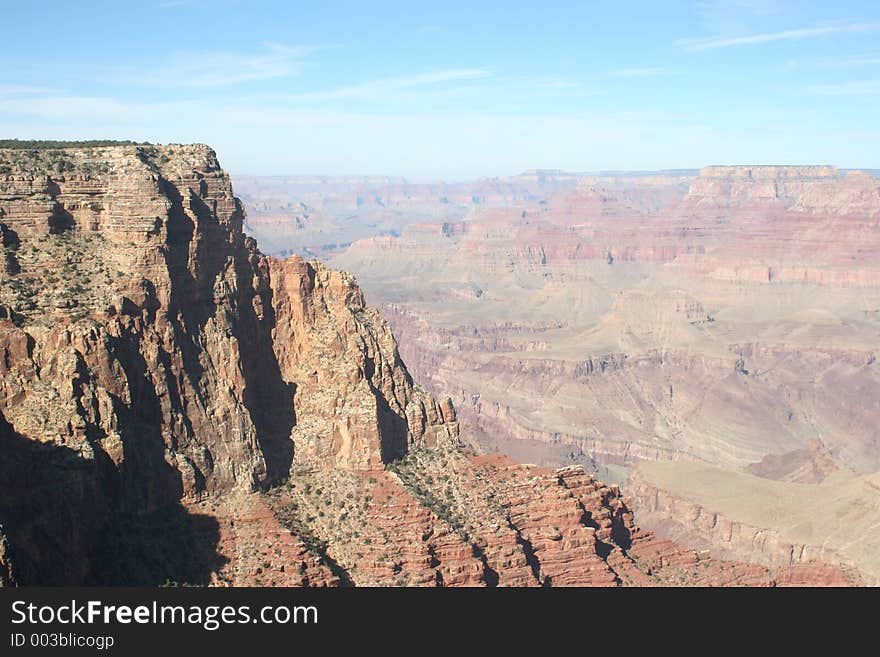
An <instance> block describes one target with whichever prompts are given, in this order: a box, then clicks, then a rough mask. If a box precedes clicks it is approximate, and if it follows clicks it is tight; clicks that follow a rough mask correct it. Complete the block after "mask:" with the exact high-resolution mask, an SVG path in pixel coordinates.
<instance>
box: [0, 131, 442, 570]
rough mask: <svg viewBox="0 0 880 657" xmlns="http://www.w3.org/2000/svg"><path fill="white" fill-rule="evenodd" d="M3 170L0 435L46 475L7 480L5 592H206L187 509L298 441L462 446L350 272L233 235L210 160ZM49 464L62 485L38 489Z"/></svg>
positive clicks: (11, 159)
mask: <svg viewBox="0 0 880 657" xmlns="http://www.w3.org/2000/svg"><path fill="white" fill-rule="evenodd" d="M0 160H2V161H3V164H4V170H9V171H10V173H7V174H4V175H2V176H0V235H2V238H3V256H4V257H3V262H4V263H5V265H4V269H3V270H2V272H0V374H2V380H0V413H2V417H3V418H4V424H3V427H4V428H3V432H4V436H3V440H4V442H6V443H8V447H9V450H10V453H13V452H14V453H15V454H18V456H17V457H16V458H17V459H18V461H17V462H15V463H18V465H20V466H22V468H24V469H25V470H26V471H28V472H30V473H31V474H32V475H33V481H35V482H41V481H43V482H45V492H44V493H40V494H37V495H36V496H35V497H34V496H32V495H31V491H30V488H31V486H30V485H26V481H27V480H17V479H16V480H15V482H13V481H12V480H10V481H9V482H8V485H7V482H4V485H3V491H4V511H5V512H4V516H2V517H0V520H2V521H3V522H4V526H5V528H4V534H5V535H6V538H7V541H8V544H9V545H10V552H11V554H13V555H16V556H15V557H14V558H13V559H12V562H13V564H15V567H16V569H17V572H18V573H19V575H18V576H19V578H20V581H22V582H25V583H37V582H44V583H46V582H50V583H51V582H56V583H61V582H67V583H72V582H77V581H97V582H101V581H118V582H121V581H126V582H131V583H155V582H160V583H161V581H164V579H163V577H162V572H160V571H161V568H160V569H159V570H156V568H153V567H152V566H150V563H149V562H151V561H152V562H154V564H153V565H154V566H155V565H156V564H160V563H163V562H164V563H167V564H169V565H168V568H167V569H166V570H167V571H168V572H167V573H165V575H166V576H167V577H169V578H171V579H176V578H177V577H178V576H179V575H187V577H186V578H185V579H186V581H192V582H201V581H203V580H205V577H206V576H207V575H206V573H207V572H210V571H211V570H212V569H213V570H216V563H214V562H215V561H216V559H215V558H214V557H212V556H211V555H212V552H211V550H212V545H211V544H212V542H216V538H217V536H216V534H217V532H216V530H214V529H212V528H211V527H210V524H211V523H210V520H209V519H202V520H199V519H198V518H197V517H192V516H189V515H188V514H187V513H186V512H185V511H184V510H183V508H182V507H180V506H179V505H180V502H181V501H184V502H187V501H195V500H198V499H201V498H203V497H204V496H206V495H210V494H220V493H224V492H229V491H236V490H237V491H251V490H253V489H255V488H258V487H261V486H264V485H267V484H270V483H272V482H274V481H278V480H283V479H285V478H286V477H287V476H288V473H289V470H290V467H291V464H292V463H293V461H294V456H295V450H299V449H300V448H301V449H302V458H301V459H300V461H301V462H302V463H305V462H308V463H309V464H310V466H311V467H314V468H327V467H367V466H369V467H382V465H383V463H384V462H386V461H388V460H390V459H392V458H397V457H400V456H403V455H404V454H405V453H406V451H407V449H408V448H409V446H410V445H412V444H415V443H421V442H426V443H428V444H436V443H437V442H443V441H454V440H455V439H456V437H457V427H456V425H455V423H454V418H453V417H452V414H451V412H450V411H449V410H447V411H446V416H445V417H444V412H443V410H442V409H441V407H440V406H439V405H438V404H437V403H436V402H435V401H434V400H433V399H431V398H430V397H429V396H427V395H426V394H425V393H423V392H422V391H421V390H419V389H418V388H417V387H415V386H414V385H413V383H412V380H411V379H410V377H409V375H408V373H407V372H406V370H405V369H404V368H403V365H402V363H401V362H400V359H399V357H398V356H397V350H396V345H395V344H394V341H393V338H392V337H391V334H390V331H389V330H388V328H387V327H386V325H385V323H384V322H383V321H382V319H381V318H380V317H379V316H378V314H376V313H375V311H370V310H367V309H366V308H365V307H364V304H363V298H362V296H361V295H360V292H359V290H357V288H356V286H355V285H354V282H353V280H352V279H351V278H349V277H346V276H344V275H342V274H339V273H337V272H329V271H327V270H325V269H324V268H323V267H321V266H320V265H318V264H314V263H306V262H304V261H302V260H290V261H287V262H279V261H274V260H271V259H267V258H265V257H264V256H262V255H261V254H260V253H259V251H257V249H256V245H255V243H254V242H253V240H251V239H249V238H246V237H245V236H244V235H243V234H242V231H241V226H242V221H243V218H244V214H243V211H242V209H241V206H240V204H239V202H238V200H237V199H236V198H235V197H234V196H233V195H232V188H231V185H230V182H229V178H228V176H227V175H226V174H225V173H224V172H223V171H222V170H221V169H220V167H219V164H218V162H217V159H216V156H215V154H214V152H213V151H212V150H211V149H209V148H207V147H205V146H165V147H145V146H120V147H109V148H93V149H89V148H81V149H64V150H42V151H0ZM4 463H5V467H6V468H7V470H4V476H6V477H9V478H14V477H17V476H19V473H20V472H21V470H20V469H16V468H14V467H13V464H14V462H13V461H9V460H6V461H4ZM44 465H45V467H44ZM10 468H11V469H10ZM55 470H57V471H58V472H60V473H61V474H63V476H61V477H59V478H58V480H59V481H61V482H63V484H64V485H65V486H69V487H71V488H72V491H73V492H72V493H70V494H66V495H65V494H62V493H61V492H60V491H57V490H55V491H53V481H55V479H56V478H55V477H53V476H52V475H50V474H48V473H49V472H51V471H55ZM16 482H17V483H18V484H19V485H14V483H16ZM37 488H39V485H37ZM40 490H42V489H40ZM53 495H59V496H61V498H62V499H63V500H65V504H70V508H67V507H65V506H64V505H63V504H62V505H61V506H60V508H57V509H52V505H51V503H50V500H51V499H52V496H53ZM25 509H28V510H29V511H30V512H29V513H24V512H23V510H25ZM41 509H42V510H43V511H41ZM173 509H178V511H174V510H173ZM47 513H48V514H49V515H46V514H47ZM7 518H8V520H7ZM157 523H158V524H157ZM52 532H56V534H52ZM66 532H67V533H70V534H71V536H72V537H73V538H72V539H71V540H69V541H68V542H67V543H66V544H65V542H64V540H63V539H61V538H60V537H62V536H65V535H66V534H65V533H66ZM98 535H101V536H102V538H101V540H100V541H97V540H96V539H95V537H96V536H98ZM152 535H173V536H175V537H176V540H179V541H181V544H180V545H168V546H163V545H161V544H155V541H149V540H147V538H146V537H147V536H152ZM53 536H57V537H59V538H58V540H53V538H52V537H53ZM138 536H140V537H141V538H143V539H144V540H140V538H133V537H138ZM37 545H39V546H40V547H39V548H36V547H33V546H37ZM62 547H63V549H62ZM32 548H33V549H32ZM178 548H180V549H178ZM61 554H63V555H64V558H63V559H60V558H59V556H60V555H61ZM175 554H176V555H178V556H177V557H176V558H174V557H173V556H172V555H175ZM148 555H151V556H148ZM182 555H190V557H191V559H192V560H193V563H183V562H181V561H180V559H182V558H184V557H183V556H182ZM190 557H187V558H190ZM135 562H136V563H138V564H140V565H139V566H137V567H135V566H134V565H132V564H134V563H135ZM200 563H201V564H202V565H201V566H200V565H199V564H200Z"/></svg>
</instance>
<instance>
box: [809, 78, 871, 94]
mask: <svg viewBox="0 0 880 657" xmlns="http://www.w3.org/2000/svg"><path fill="white" fill-rule="evenodd" d="M809 89H810V91H811V92H812V93H814V94H820V95H822V96H856V95H875V94H880V80H855V81H852V82H837V83H833V84H815V85H813V86H811V87H810V88H809Z"/></svg>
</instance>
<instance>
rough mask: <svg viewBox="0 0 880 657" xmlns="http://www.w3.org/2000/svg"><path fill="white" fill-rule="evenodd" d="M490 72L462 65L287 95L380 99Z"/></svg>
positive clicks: (474, 78)
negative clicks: (462, 66) (454, 67)
mask: <svg viewBox="0 0 880 657" xmlns="http://www.w3.org/2000/svg"><path fill="white" fill-rule="evenodd" d="M489 75H490V72H489V71H488V70H486V69H484V68H465V69H453V70H442V71H430V72H426V73H418V74H415V75H402V76H397V77H390V78H382V79H378V80H370V81H368V82H361V83H359V84H353V85H349V86H345V87H338V88H336V89H330V90H327V91H314V92H306V93H300V94H293V95H292V96H290V97H291V98H292V99H294V100H313V101H320V100H339V99H343V98H360V99H369V98H381V97H383V96H385V95H387V94H390V93H393V92H397V91H403V90H408V89H415V88H420V87H428V86H433V85H438V84H443V83H446V82H461V81H466V80H476V79H480V78H487V77H489Z"/></svg>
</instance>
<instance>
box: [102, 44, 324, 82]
mask: <svg viewBox="0 0 880 657" xmlns="http://www.w3.org/2000/svg"><path fill="white" fill-rule="evenodd" d="M318 49H319V48H317V47H315V46H296V47H293V46H286V45H282V44H277V43H264V44H263V46H262V49H260V50H259V51H256V52H227V51H215V52H211V51H203V52H178V53H171V54H170V55H169V56H168V57H167V59H166V60H165V61H164V62H161V63H160V64H159V65H157V66H156V67H155V68H154V69H152V70H150V71H146V72H145V71H143V70H138V71H131V70H128V71H125V72H124V73H119V74H118V75H117V76H116V77H118V78H119V80H120V81H123V82H126V83H128V84H132V85H136V86H148V87H157V88H184V87H199V88H207V87H223V86H230V85H235V84H241V83H244V82H252V81H255V80H268V79H272V78H285V77H293V76H295V75H298V74H299V73H300V71H301V70H302V68H303V65H304V61H303V60H304V58H305V57H306V56H307V55H309V54H310V53H312V52H314V51H315V50H318Z"/></svg>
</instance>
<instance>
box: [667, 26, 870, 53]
mask: <svg viewBox="0 0 880 657" xmlns="http://www.w3.org/2000/svg"><path fill="white" fill-rule="evenodd" d="M878 29H880V23H838V24H833V25H822V26H817V27H807V28H801V29H796V30H781V31H779V32H765V33H762V34H750V35H745V36H736V37H709V38H701V39H681V40H679V41H676V42H675V43H676V45H678V46H680V47H682V48H684V49H685V50H714V49H717V48H731V47H734V46H747V45H754V44H760V43H773V42H776V41H793V40H800V39H811V38H816V37H821V36H828V35H832V34H852V33H857V32H874V31H877V30H878Z"/></svg>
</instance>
